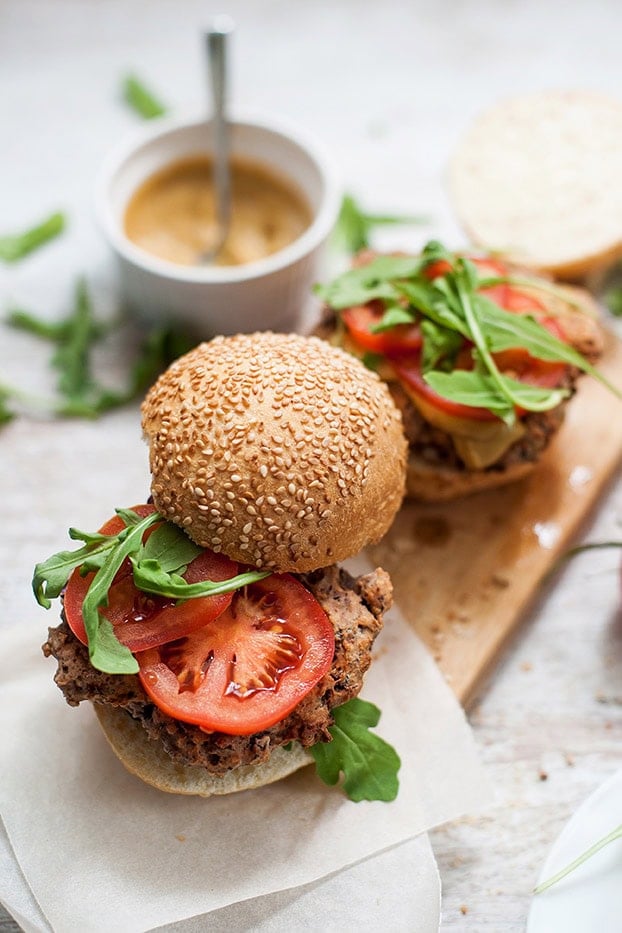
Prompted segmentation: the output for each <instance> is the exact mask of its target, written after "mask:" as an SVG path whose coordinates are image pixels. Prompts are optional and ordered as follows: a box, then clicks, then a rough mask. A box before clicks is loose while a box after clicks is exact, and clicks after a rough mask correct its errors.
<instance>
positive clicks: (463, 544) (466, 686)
mask: <svg viewBox="0 0 622 933" xmlns="http://www.w3.org/2000/svg"><path fill="white" fill-rule="evenodd" d="M600 369H601V371H602V372H603V373H606V374H607V375H608V376H609V378H610V379H611V380H612V381H613V382H617V384H622V342H620V341H619V340H618V339H616V338H615V337H613V336H611V335H609V336H608V338H607V344H606V350H605V354H604V356H603V359H602V361H601V364H600ZM621 457H622V402H621V401H620V400H619V399H617V398H616V397H615V396H614V395H613V394H612V393H610V392H608V391H607V389H605V388H604V387H603V386H602V385H601V384H600V383H598V382H596V381H595V380H593V379H587V378H585V379H582V380H581V383H580V388H579V391H578V393H577V395H576V397H575V398H574V399H573V400H572V401H571V403H570V404H569V406H568V413H567V417H566V421H565V423H564V425H563V427H562V429H561V431H560V432H559V434H558V435H557V437H556V439H555V440H554V442H553V443H552V445H551V446H550V447H549V449H548V450H547V452H546V454H545V456H544V457H543V458H542V461H541V462H540V463H539V464H538V467H537V468H536V469H535V470H534V472H533V473H532V474H530V476H529V477H527V478H526V479H524V480H522V481H520V482H518V483H516V484H514V485H512V486H507V487H505V488H502V489H497V490H493V491H492V492H490V491H488V492H482V493H478V494H476V495H473V496H471V497H470V498H467V499H463V500H462V501H459V502H449V503H440V504H424V503H415V502H410V503H407V504H406V505H405V506H404V507H403V508H402V510H401V511H400V513H399V515H398V517H397V519H396V521H395V523H394V525H393V527H392V528H391V530H390V532H389V534H388V535H387V536H386V537H385V538H384V539H383V541H382V542H381V543H380V544H379V545H377V546H376V547H374V548H371V549H370V551H369V553H370V556H371V557H372V559H373V560H374V562H376V563H378V564H380V565H382V566H383V567H384V568H385V569H386V570H388V571H389V573H390V574H391V577H392V579H393V583H394V587H395V598H396V601H397V603H398V605H399V606H400V608H401V610H402V612H403V613H404V615H405V616H406V618H407V619H408V620H409V622H410V623H411V624H412V625H413V627H414V629H415V630H416V632H417V634H418V635H419V636H420V637H421V638H422V639H423V641H424V642H425V643H426V645H427V646H428V647H429V648H430V650H431V652H432V654H433V655H434V657H435V659H436V661H437V662H438V664H439V666H440V668H441V670H442V671H443V673H444V674H445V676H446V678H447V681H448V682H449V684H450V685H451V687H452V688H453V690H454V691H455V693H456V695H457V696H458V698H459V699H460V700H461V701H462V702H463V704H465V705H467V706H468V704H469V702H470V700H471V699H472V698H473V697H474V696H475V693H476V691H477V689H478V687H479V685H480V684H481V681H482V678H483V677H485V675H486V673H487V672H488V671H489V670H490V668H491V667H492V665H493V664H494V663H495V660H496V659H497V657H498V656H499V653H500V651H501V650H502V648H503V646H504V645H505V643H506V642H507V640H508V638H509V637H510V635H511V634H512V632H513V631H514V630H515V628H516V627H517V626H518V625H519V623H520V621H521V619H522V618H524V616H525V611H526V609H527V607H528V606H529V605H530V604H531V602H532V601H533V599H534V597H535V596H536V594H537V592H538V589H539V586H540V584H541V583H542V581H543V579H544V578H545V577H546V575H547V574H548V573H549V572H550V571H551V569H552V568H553V567H554V565H555V564H556V562H557V561H558V560H559V558H560V557H561V555H563V554H564V553H565V551H567V549H568V547H569V545H570V543H571V541H572V539H573V537H574V536H575V535H576V533H577V531H578V529H579V527H580V525H581V523H582V521H583V520H584V519H585V518H586V516H587V515H588V514H589V512H590V510H591V508H592V507H593V506H594V505H595V503H596V502H597V500H598V498H599V496H600V495H601V493H602V492H603V490H604V488H605V487H606V485H607V482H608V480H609V479H610V477H611V475H612V473H613V471H614V469H615V467H616V465H617V464H618V463H619V462H620V458H621Z"/></svg>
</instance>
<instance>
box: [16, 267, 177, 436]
mask: <svg viewBox="0 0 622 933" xmlns="http://www.w3.org/2000/svg"><path fill="white" fill-rule="evenodd" d="M6 323H7V324H8V325H9V326H10V327H13V328H16V329H18V330H22V331H25V332H26V333H29V334H32V335H33V336H36V337H38V338H40V339H42V340H46V341H49V342H50V343H51V344H52V345H53V348H54V349H53V353H52V356H51V359H50V365H51V366H52V368H54V369H55V370H56V371H57V372H58V379H57V392H58V395H57V397H55V398H40V397H37V396H35V395H32V394H30V393H25V392H23V391H21V390H20V389H19V388H17V387H14V386H9V385H0V425H1V424H3V423H6V422H8V421H9V420H11V419H12V418H13V417H15V414H16V412H17V411H18V410H23V411H26V412H34V413H44V414H46V415H53V416H57V417H68V418H70V417H74V418H75V417H78V418H92V419H94V418H98V417H100V415H102V414H104V413H105V412H107V411H110V410H111V409H113V408H118V407H120V406H122V405H125V404H127V403H128V402H130V401H132V400H133V399H134V398H136V397H138V396H140V395H141V394H142V393H143V392H144V391H145V389H146V388H148V386H150V385H151V384H152V383H153V382H154V381H155V379H156V378H157V377H158V375H159V374H160V373H161V372H162V371H163V370H164V369H166V367H167V366H168V365H169V364H170V363H171V362H172V361H173V360H174V359H176V358H177V357H178V356H181V355H182V354H183V353H186V352H187V351H188V350H189V349H191V347H192V346H193V345H194V343H195V342H196V341H193V340H192V339H191V338H189V337H188V336H186V335H185V334H182V333H181V332H177V331H174V330H172V329H171V328H169V327H155V328H153V329H152V330H151V331H150V332H149V333H148V334H147V335H146V337H145V338H144V341H143V344H142V346H141V348H140V350H139V354H138V356H137V358H136V360H135V361H134V363H133V364H132V367H131V369H130V372H129V374H128V378H127V383H126V385H125V386H124V387H123V388H121V389H118V390H117V389H111V388H109V387H107V386H104V385H102V384H101V383H100V382H99V381H98V379H97V378H96V376H95V373H94V369H93V361H92V356H93V351H94V349H95V346H96V344H98V343H99V342H100V341H101V340H103V339H104V338H105V337H107V336H108V335H109V334H110V333H111V332H112V331H113V330H114V329H115V328H117V327H118V326H119V325H120V323H121V319H120V318H115V319H114V320H112V321H101V320H98V319H97V318H96V316H95V314H94V309H93V305H92V302H91V298H90V295H89V291H88V288H87V284H86V281H85V280H84V279H83V278H80V279H79V280H78V281H77V283H76V288H75V299H74V304H73V307H72V309H71V311H70V313H69V314H68V315H67V316H66V317H65V318H62V319H61V320H59V321H53V322H50V321H47V320H44V319H42V318H39V317H37V316H36V315H34V314H31V313H29V312H27V311H24V310H22V309H12V310H11V311H9V313H8V315H7V319H6Z"/></svg>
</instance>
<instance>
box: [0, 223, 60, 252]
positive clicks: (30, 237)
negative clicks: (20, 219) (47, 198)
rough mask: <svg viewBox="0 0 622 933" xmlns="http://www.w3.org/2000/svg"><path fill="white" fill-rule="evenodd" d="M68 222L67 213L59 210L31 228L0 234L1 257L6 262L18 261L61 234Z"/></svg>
mask: <svg viewBox="0 0 622 933" xmlns="http://www.w3.org/2000/svg"><path fill="white" fill-rule="evenodd" d="M66 223H67V221H66V219H65V215H64V214H62V213H60V212H57V213H55V214H51V215H50V216H49V217H46V219H45V220H42V221H41V223H39V224H37V225H36V226H34V227H31V228H30V229H29V230H23V231H22V232H21V233H16V234H12V235H7V236H0V259H2V260H4V262H17V260H18V259H23V258H24V256H28V254H29V253H32V252H34V250H36V249H39V247H40V246H43V244H44V243H47V242H48V241H49V240H53V239H54V237H57V236H59V235H60V234H61V233H62V232H63V230H64V229H65V226H66Z"/></svg>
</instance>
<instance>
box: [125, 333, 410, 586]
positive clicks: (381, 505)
mask: <svg viewBox="0 0 622 933" xmlns="http://www.w3.org/2000/svg"><path fill="white" fill-rule="evenodd" d="M142 412H143V430H144V432H145V434H146V436H147V438H148V440H149V443H150V465H151V472H152V474H153V480H152V487H151V491H152V495H153V499H154V502H155V504H156V507H157V508H158V509H159V511H161V512H162V513H163V514H164V515H166V517H167V518H168V519H169V520H170V521H172V522H175V523H176V524H178V525H181V526H182V527H183V528H184V529H185V530H186V531H187V533H188V534H189V535H190V537H191V538H193V539H194V540H195V541H196V542H197V543H198V544H200V545H202V546H203V547H209V548H211V549H212V550H214V551H222V553H224V554H226V555H227V556H229V557H231V558H232V559H234V560H238V561H241V562H243V563H246V564H252V565H255V566H257V567H266V568H271V569H277V570H281V571H283V572H285V571H294V572H304V571H308V570H314V569H316V568H318V567H323V566H326V565H327V564H331V563H334V562H335V561H338V560H343V559H345V558H346V557H350V556H351V555H353V554H356V553H357V552H358V551H359V550H361V548H363V547H364V546H365V545H366V544H369V543H373V542H376V541H378V540H379V539H380V538H381V537H382V536H383V535H384V533H385V532H386V531H387V529H388V528H389V526H390V524H391V522H392V521H393V518H394V516H395V513H396V512H397V510H398V508H399V506H400V503H401V501H402V497H403V495H404V482H405V460H406V442H405V439H404V435H403V431H402V423H401V418H400V415H399V413H398V411H397V409H396V407H395V405H394V404H393V401H392V399H391V396H390V394H389V392H388V390H387V388H386V386H385V385H384V384H383V383H382V382H381V381H380V379H379V378H378V377H377V376H376V374H375V373H372V372H370V371H369V370H368V369H366V368H365V367H364V366H363V365H362V364H361V363H360V362H359V361H358V360H356V359H355V358H354V357H352V356H350V355H348V354H346V353H344V352H343V351H342V350H338V349H336V348H335V347H332V346H330V345H329V344H327V343H325V342H324V341H321V340H319V339H317V338H314V337H300V336H297V335H295V334H288V335H285V334H272V333H257V334H240V335H238V336H235V337H216V338H215V339H214V340H212V341H210V342H209V343H203V344H201V345H200V346H198V347H196V348H195V349H194V350H192V351H191V352H190V353H188V354H186V355H185V356H183V357H181V358H180V359H178V360H177V361H176V362H175V363H173V365H172V366H171V367H170V368H169V369H168V370H167V371H166V372H165V373H164V374H163V375H162V376H161V377H160V378H159V379H158V381H157V382H156V384H155V385H154V386H153V387H152V388H151V390H150V391H149V393H148V394H147V397H146V399H145V401H144V403H143V407H142Z"/></svg>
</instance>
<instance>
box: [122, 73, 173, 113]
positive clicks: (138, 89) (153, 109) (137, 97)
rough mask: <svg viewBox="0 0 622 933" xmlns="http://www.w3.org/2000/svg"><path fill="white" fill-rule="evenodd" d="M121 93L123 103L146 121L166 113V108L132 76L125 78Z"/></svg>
mask: <svg viewBox="0 0 622 933" xmlns="http://www.w3.org/2000/svg"><path fill="white" fill-rule="evenodd" d="M122 92H123V99H124V100H125V102H126V103H127V104H129V106H130V107H131V108H132V109H133V110H135V111H136V113H137V114H139V116H141V117H144V118H145V119H146V120H152V119H153V118H154V117H161V116H163V115H164V114H165V113H166V111H167V107H166V106H165V105H164V104H163V103H162V102H161V101H160V100H158V98H157V97H156V96H155V95H154V94H153V92H152V91H150V90H149V88H148V87H146V85H145V84H144V83H143V82H142V81H141V80H140V79H139V78H137V77H136V75H134V74H129V75H126V76H125V78H124V79H123V86H122Z"/></svg>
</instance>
